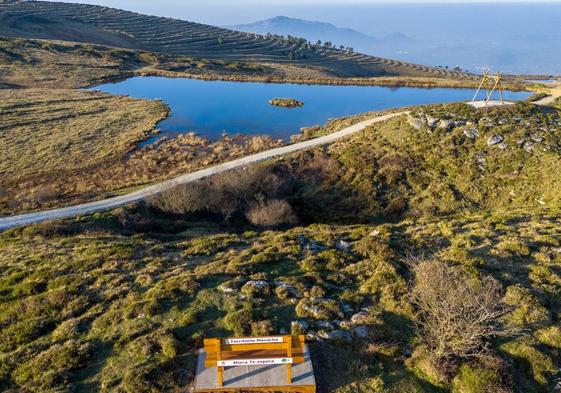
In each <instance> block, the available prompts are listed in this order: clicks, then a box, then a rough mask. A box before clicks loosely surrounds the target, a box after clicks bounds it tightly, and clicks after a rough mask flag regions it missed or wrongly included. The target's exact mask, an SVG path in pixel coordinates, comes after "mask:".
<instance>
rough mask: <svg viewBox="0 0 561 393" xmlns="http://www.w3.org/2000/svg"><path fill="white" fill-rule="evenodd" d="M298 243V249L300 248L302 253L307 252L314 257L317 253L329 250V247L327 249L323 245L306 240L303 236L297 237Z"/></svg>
mask: <svg viewBox="0 0 561 393" xmlns="http://www.w3.org/2000/svg"><path fill="white" fill-rule="evenodd" d="M298 243H300V248H302V251H304V252H306V251H309V252H311V253H312V254H314V255H315V254H317V253H318V252H322V251H325V250H328V249H329V247H327V246H326V245H325V244H322V243H320V242H317V241H315V240H312V239H307V238H306V237H305V236H304V235H299V236H298Z"/></svg>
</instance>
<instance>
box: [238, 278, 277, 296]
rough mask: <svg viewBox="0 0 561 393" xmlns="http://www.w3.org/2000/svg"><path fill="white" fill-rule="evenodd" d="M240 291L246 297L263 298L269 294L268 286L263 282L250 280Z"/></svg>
mask: <svg viewBox="0 0 561 393" xmlns="http://www.w3.org/2000/svg"><path fill="white" fill-rule="evenodd" d="M241 291H242V293H243V294H244V295H247V296H265V295H268V294H269V293H270V286H269V283H268V282H267V281H264V280H250V281H248V282H246V283H245V284H244V286H243V287H242V289H241Z"/></svg>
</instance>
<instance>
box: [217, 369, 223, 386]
mask: <svg viewBox="0 0 561 393" xmlns="http://www.w3.org/2000/svg"><path fill="white" fill-rule="evenodd" d="M222 386H224V367H222V366H219V367H218V387H220V388H221V387H222Z"/></svg>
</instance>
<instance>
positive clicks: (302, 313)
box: [296, 298, 343, 320]
mask: <svg viewBox="0 0 561 393" xmlns="http://www.w3.org/2000/svg"><path fill="white" fill-rule="evenodd" d="M296 315H298V316H299V317H305V318H314V319H328V320H332V319H335V318H343V312H342V311H341V307H340V306H339V302H337V301H335V300H333V299H324V298H304V299H301V300H300V301H299V302H298V304H297V305H296Z"/></svg>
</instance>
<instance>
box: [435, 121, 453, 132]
mask: <svg viewBox="0 0 561 393" xmlns="http://www.w3.org/2000/svg"><path fill="white" fill-rule="evenodd" d="M454 124H455V123H454V122H453V121H451V120H446V119H441V120H440V121H439V122H438V124H437V127H438V128H443V129H445V130H450V129H452V128H454Z"/></svg>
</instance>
